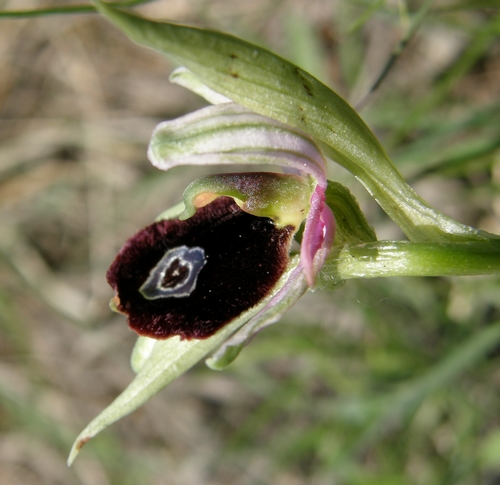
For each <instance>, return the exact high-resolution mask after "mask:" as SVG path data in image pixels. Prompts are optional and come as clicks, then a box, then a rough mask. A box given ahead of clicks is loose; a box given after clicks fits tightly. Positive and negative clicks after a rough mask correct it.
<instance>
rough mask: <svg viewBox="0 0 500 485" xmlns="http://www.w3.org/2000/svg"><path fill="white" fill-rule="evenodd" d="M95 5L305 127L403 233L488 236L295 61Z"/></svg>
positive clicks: (131, 32) (212, 83)
mask: <svg viewBox="0 0 500 485" xmlns="http://www.w3.org/2000/svg"><path fill="white" fill-rule="evenodd" d="M95 5H96V8H97V9H98V10H99V11H100V12H101V13H102V14H103V15H105V16H106V17H107V18H108V19H109V20H110V21H112V22H113V23H114V24H115V25H117V26H118V27H119V28H120V29H121V30H122V31H123V32H125V34H126V35H128V36H129V37H130V38H131V39H132V40H134V41H136V42H138V43H140V44H144V45H146V46H148V47H151V48H153V49H155V50H157V51H159V52H162V53H164V54H167V55H170V56H172V57H173V58H174V59H175V60H177V61H178V62H179V63H181V64H182V65H184V66H186V67H187V68H188V69H189V70H191V71H192V72H193V73H194V74H195V75H196V76H197V77H198V78H199V79H200V81H201V82H202V83H203V84H206V85H207V86H208V87H209V88H210V89H212V90H214V91H216V92H218V93H220V94H223V95H224V96H227V97H228V98H230V99H232V100H233V101H235V102H237V103H239V104H241V105H242V106H245V107H247V108H250V109H251V110H253V111H255V112H257V113H260V114H263V115H265V116H268V117H270V118H273V119H276V120H278V121H281V122H283V123H287V124H289V125H292V126H295V127H298V128H300V129H302V130H304V131H305V132H307V133H309V134H310V135H311V136H312V137H313V138H314V139H315V140H316V142H317V143H318V145H319V146H320V148H321V149H322V150H323V151H324V153H325V154H326V155H327V156H328V157H329V158H331V159H332V160H335V161H336V162H337V163H339V164H341V165H342V166H344V167H345V168H347V169H348V170H349V171H351V172H352V173H353V174H354V175H355V176H356V177H357V178H358V180H360V182H361V183H362V184H363V185H364V186H365V187H366V188H367V190H368V191H369V192H370V194H371V195H372V196H373V197H374V198H375V199H376V200H377V202H378V203H379V204H380V205H381V206H382V208H383V209H384V210H385V211H386V212H387V214H388V215H389V216H390V217H391V218H392V219H393V220H394V221H395V222H396V223H397V224H398V225H399V226H400V227H401V229H402V230H403V231H404V232H405V234H406V235H407V236H408V238H409V239H410V240H413V241H421V242H425V241H439V242H453V241H468V240H470V241H475V240H476V241H477V240H487V239H489V238H490V237H491V236H490V235H489V234H488V233H485V232H482V231H478V230H476V229H473V228H471V227H469V226H466V225H463V224H460V223H458V222H457V221H454V220H453V219H451V218H449V217H446V216H445V215H443V214H442V213H440V212H439V211H437V210H435V209H434V208H432V207H431V206H429V205H428V204H427V203H426V202H425V201H423V200H422V199H421V198H420V197H419V196H418V195H417V194H416V193H415V192H414V191H413V190H412V189H411V187H410V186H409V185H408V184H407V183H406V182H405V181H404V179H403V178H402V177H401V175H400V174H399V172H398V171H397V169H396V168H395V167H394V165H393V164H392V163H391V161H390V160H389V158H388V156H387V154H386V153H385V151H384V149H383V148H382V147H381V145H380V143H379V142H378V140H377V139H376V138H375V136H374V135H373V133H372V132H371V131H370V129H369V128H368V127H367V126H366V124H365V123H364V122H363V120H362V119H361V118H360V117H359V116H358V115H357V113H356V112H355V111H354V110H353V109H352V108H351V107H350V106H349V105H348V104H347V103H346V102H345V101H344V100H343V99H342V98H341V97H340V96H338V95H337V94H336V93H335V92H333V91H332V90H331V89H329V88H328V87H327V86H325V85H324V84H322V83H321V82H320V81H318V80H317V79H315V78H314V77H312V76H311V75H310V74H308V73H307V72H305V71H303V70H302V69H300V68H298V67H297V66H294V65H293V64H291V63H290V62H288V61H286V60H284V59H282V58H280V57H278V56H277V55H275V54H273V53H271V52H269V51H268V50H266V49H263V48H261V47H258V46H255V45H253V44H250V43H248V42H245V41H243V40H241V39H238V38H236V37H232V36H230V35H227V34H223V33H220V32H215V31H210V30H203V29H198V28H193V27H187V26H184V25H179V24H172V23H167V22H155V21H151V20H148V19H145V18H142V17H139V16H137V15H134V14H131V13H128V12H124V11H121V10H118V9H115V8H113V7H111V6H109V5H106V4H104V3H102V2H100V1H96V2H95Z"/></svg>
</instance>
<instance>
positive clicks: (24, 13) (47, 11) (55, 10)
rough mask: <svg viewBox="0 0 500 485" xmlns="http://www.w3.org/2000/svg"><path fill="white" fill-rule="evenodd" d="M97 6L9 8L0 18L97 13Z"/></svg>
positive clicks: (132, 1) (134, 0) (136, 1)
mask: <svg viewBox="0 0 500 485" xmlns="http://www.w3.org/2000/svg"><path fill="white" fill-rule="evenodd" d="M151 1H154V0H129V1H126V2H112V3H110V4H109V5H111V6H114V7H135V6H136V5H141V4H143V3H149V2H151ZM95 12H96V8H95V7H94V6H93V5H71V6H67V7H47V8H39V9H33V10H8V11H5V12H0V18H16V19H21V18H31V17H45V16H48V15H67V14H80V13H95Z"/></svg>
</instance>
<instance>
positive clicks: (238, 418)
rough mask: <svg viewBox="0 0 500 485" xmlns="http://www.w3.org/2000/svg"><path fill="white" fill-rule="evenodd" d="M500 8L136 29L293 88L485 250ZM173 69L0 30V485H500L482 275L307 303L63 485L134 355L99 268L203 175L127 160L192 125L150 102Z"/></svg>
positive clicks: (105, 27)
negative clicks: (226, 48) (328, 94)
mask: <svg viewBox="0 0 500 485" xmlns="http://www.w3.org/2000/svg"><path fill="white" fill-rule="evenodd" d="M75 3H79V2H75ZM72 4H73V3H72V2H59V3H58V2H56V1H49V0H47V1H41V0H40V1H37V0H31V1H30V0H25V1H24V0H15V1H14V0H12V1H1V2H0V9H1V10H4V11H5V10H20V9H36V8H42V7H47V6H58V5H65V6H67V5H72ZM499 7H500V5H499V2H498V1H494V0H489V1H487V0H475V1H467V0H446V1H445V0H442V1H439V0H436V1H434V2H430V1H406V2H405V1H403V0H400V1H396V0H385V1H384V0H374V1H368V0H356V1H347V0H309V1H307V2H305V1H303V0H302V1H301V0H280V1H277V0H275V1H272V0H253V1H252V2H249V1H244V0H238V1H236V0H192V1H188V0H160V1H156V2H151V3H149V4H147V5H143V6H141V7H140V8H138V11H140V12H143V13H144V14H147V15H150V16H152V17H155V18H169V19H174V20H178V21H182V22H185V23H191V24H196V25H200V26H209V27H211V28H215V29H219V30H224V31H228V32H231V33H234V34H236V35H238V36H241V37H243V38H246V39H248V40H251V41H255V42H258V43H260V44H263V45H266V46H268V47H269V48H271V49H273V50H275V51H277V52H278V53H280V54H281V55H283V56H285V57H287V58H289V59H291V60H292V61H294V62H296V63H297V64H299V65H301V66H302V67H304V68H306V69H308V70H309V71H310V72H312V73H313V74H315V75H316V76H318V77H319V78H320V79H321V80H323V81H324V82H326V83H327V84H329V85H330V86H332V87H333V88H334V89H335V90H337V91H338V92H339V93H340V94H342V95H343V96H344V97H345V98H346V99H347V100H348V101H349V102H350V103H351V104H352V105H353V106H356V107H358V108H359V109H360V112H361V115H362V116H363V118H364V119H365V120H366V121H367V123H368V124H369V125H370V127H371V128H372V129H373V130H374V131H375V133H376V134H377V135H378V136H379V137H380V139H381V140H382V142H383V144H384V146H385V147H386V148H387V150H388V152H389V154H390V155H391V157H392V159H393V160H394V162H395V163H396V164H397V166H398V167H399V169H400V170H401V171H402V173H403V174H404V175H405V176H406V177H407V178H408V180H410V182H411V183H412V185H413V186H414V187H415V188H416V190H417V191H418V192H419V193H420V194H421V195H423V196H424V197H425V198H427V199H428V200H429V201H430V202H432V203H433V204H435V205H436V206H437V207H438V208H439V209H441V210H442V211H444V212H445V213H447V214H449V215H451V216H453V217H455V218H457V219H459V220H460V221H462V222H466V223H469V224H472V225H474V226H476V227H479V228H482V229H486V230H489V231H491V232H496V233H500V40H499V39H500V8H499ZM391 59H392V60H391ZM393 60H394V61H395V62H392V61H393ZM173 67H174V66H173V65H172V64H171V63H170V61H168V60H166V59H164V58H162V57H161V56H159V55H157V54H155V53H154V52H151V51H148V50H145V49H143V48H140V47H137V46H135V45H134V44H132V43H131V42H129V41H128V40H127V39H126V38H125V37H124V36H123V35H122V34H120V33H119V32H117V31H116V30H114V28H112V27H111V26H110V25H109V24H107V23H106V22H105V21H103V20H101V19H99V18H98V17H97V16H96V15H92V14H85V15H59V16H47V17H38V18H30V19H19V18H17V19H7V18H0V227H1V230H0V485H18V484H24V485H31V484H37V485H38V484H47V485H49V484H50V485H55V484H65V485H69V484H70V485H73V484H78V485H80V484H81V485H108V484H116V485H118V484H119V485H127V484H138V483H147V484H152V485H153V484H167V485H171V484H172V485H176V484H192V485H197V484H235V485H247V484H252V485H253V484H264V483H273V484H277V485H279V484H285V483H286V484H287V485H296V484H314V485H320V484H321V485H322V484H349V485H351V484H352V485H355V484H369V485H375V484H381V485H382V484H383V485H391V484H398V485H404V484H425V485H428V484H439V485H442V484H450V485H452V484H453V485H455V484H457V485H458V484H459V485H469V484H487V485H493V484H498V483H500V344H499V342H500V336H499V335H498V334H499V331H498V322H499V321H500V298H499V295H500V281H499V279H498V278H497V277H470V278H427V279H424V278H411V279H410V278H407V279H401V278H400V279H387V280H382V279H374V280H361V281H349V282H347V283H346V284H345V285H344V286H343V287H342V288H340V289H339V290H337V291H335V292H332V293H319V292H315V293H311V294H309V295H307V296H306V297H305V298H303V299H302V300H301V302H300V304H298V305H297V306H296V307H294V309H292V310H291V311H290V312H289V313H288V314H287V315H286V317H285V318H284V319H283V320H282V321H281V322H280V323H279V324H277V325H274V326H273V327H271V328H269V329H266V330H265V331H264V332H262V333H261V334H260V335H259V336H258V337H257V338H255V339H254V340H253V342H252V344H251V345H250V346H248V347H247V348H246V349H245V351H244V352H243V353H242V355H241V356H240V357H239V358H238V359H237V361H236V362H235V363H234V364H233V365H232V366H231V367H229V368H228V369H227V370H226V371H224V372H221V373H216V372H213V371H210V370H208V369H207V368H206V367H204V365H203V364H200V365H198V366H197V367H196V368H195V369H193V370H192V371H191V372H189V373H188V374H186V375H185V376H183V377H182V378H180V379H179V380H177V381H176V382H174V383H173V384H172V385H171V386H170V387H169V388H167V389H166V390H165V391H163V392H162V393H160V394H159V395H158V396H156V397H155V398H154V399H153V400H151V401H150V402H149V403H148V404H147V405H146V406H144V407H143V408H142V409H140V410H139V411H137V412H135V413H134V414H132V415H131V416H129V417H128V418H126V419H124V420H122V421H121V422H119V423H117V424H115V425H114V426H112V427H111V428H110V429H108V430H106V431H105V432H104V433H102V435H100V436H98V437H97V438H95V439H94V440H93V441H92V442H91V443H89V444H88V445H87V446H86V447H85V449H84V450H83V451H82V453H81V455H80V456H79V458H78V459H77V461H76V463H75V464H74V466H73V467H72V468H71V469H68V468H67V467H66V465H65V460H66V456H67V453H68V451H69V447H70V445H71V443H72V441H73V439H74V438H75V437H76V435H77V433H78V432H79V431H80V430H81V428H83V426H84V425H85V424H86V423H87V422H88V421H89V420H90V419H91V418H93V417H94V416H95V415H96V414H97V413H98V412H99V411H101V410H102V409H103V408H104V407H105V406H106V405H108V404H109V403H110V402H111V400H112V399H113V398H114V397H115V396H116V395H117V394H118V393H119V392H120V391H121V390H122V389H123V388H124V387H125V386H126V385H127V383H128V382H129V381H130V380H131V379H132V377H133V376H132V371H131V370H130V368H129V364H128V359H129V355H130V351H131V348H132V346H133V343H134V340H135V338H134V335H133V334H132V332H131V331H129V330H128V328H127V325H126V324H125V320H124V318H123V317H122V316H120V315H115V314H112V313H111V312H110V311H109V309H108V307H107V303H108V300H109V298H110V297H111V296H112V293H111V290H110V289H109V288H108V287H107V285H106V282H105V279H104V274H105V271H106V269H107V267H108V265H109V264H110V262H111V261H112V260H113V258H114V254H115V253H116V251H117V250H118V249H119V247H120V246H121V245H122V243H123V242H124V241H125V239H126V238H127V237H128V236H130V235H131V234H133V233H134V232H135V231H136V230H138V229H139V228H140V227H143V226H145V225H146V224H148V223H149V222H150V221H151V220H152V219H153V218H154V217H155V216H156V215H157V214H158V213H160V212H161V211H162V210H164V209H165V208H166V207H168V206H170V205H171V204H172V203H174V202H176V201H178V199H179V197H180V195H181V193H182V190H183V188H184V187H185V185H187V183H189V181H191V180H192V179H193V178H195V177H198V176H200V174H204V173H207V172H206V170H205V169H196V170H188V169H176V170H175V171H172V173H168V174H165V173H160V172H158V171H156V170H153V169H152V167H151V166H150V165H149V163H148V161H147V159H146V147H147V142H148V139H149V136H150V134H151V132H152V129H153V128H154V126H155V124H156V123H158V122H159V121H160V120H165V119H170V118H174V117H177V116H179V115H182V114H183V113H186V112H189V111H192V110H194V109H196V108H198V107H201V106H203V102H202V101H201V100H200V99H198V98H196V97H195V96H194V95H191V94H190V93H189V92H187V91H185V90H183V89H181V88H179V87H177V86H173V85H170V84H169V82H168V74H169V72H170V71H171V70H172V68H173ZM383 73H386V74H387V75H383ZM377 79H379V80H380V83H378V82H377ZM377 84H378V86H377V88H376V89H375V90H374V92H373V93H371V87H373V86H374V85H377ZM330 178H332V179H334V180H337V181H340V182H342V183H344V184H345V185H347V186H349V187H350V189H351V190H352V191H353V192H354V193H355V194H356V195H357V197H358V199H359V201H360V203H361V205H362V207H363V208H364V210H365V211H366V213H367V215H368V217H369V219H370V222H371V223H372V224H373V225H374V227H375V228H376V230H377V233H378V235H379V238H381V239H382V238H387V239H388V238H399V237H401V234H400V232H399V230H398V228H397V227H395V226H394V225H393V224H392V223H391V222H390V221H389V220H388V219H387V217H385V216H384V214H383V213H382V211H381V210H380V209H379V208H378V206H377V205H376V204H375V203H374V202H373V200H371V199H370V197H369V196H368V195H367V194H366V193H365V192H364V189H363V188H362V187H360V186H359V185H358V184H357V183H356V181H355V180H353V178H352V177H351V176H350V175H349V174H347V173H346V172H345V171H343V170H342V169H340V168H339V167H337V166H335V165H334V164H332V165H331V171H330Z"/></svg>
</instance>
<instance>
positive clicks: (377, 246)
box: [318, 241, 500, 290]
mask: <svg viewBox="0 0 500 485" xmlns="http://www.w3.org/2000/svg"><path fill="white" fill-rule="evenodd" d="M498 274H500V243H498V242H486V241H485V242H465V243H412V242H408V241H377V242H369V243H364V244H356V245H346V246H344V247H342V248H338V249H337V250H335V248H334V250H333V251H332V254H331V255H330V257H329V259H328V261H327V262H326V264H325V265H324V266H323V269H322V271H321V273H320V275H319V281H318V287H319V288H320V289H323V290H328V289H334V288H335V287H336V285H337V284H338V282H339V281H341V280H346V279H351V278H378V277H388V276H466V275H498Z"/></svg>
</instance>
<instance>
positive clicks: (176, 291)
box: [139, 246, 207, 300]
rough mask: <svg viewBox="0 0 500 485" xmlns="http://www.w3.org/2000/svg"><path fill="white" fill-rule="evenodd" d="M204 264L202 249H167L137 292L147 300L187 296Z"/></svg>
mask: <svg viewBox="0 0 500 485" xmlns="http://www.w3.org/2000/svg"><path fill="white" fill-rule="evenodd" d="M206 262H207V260H206V259H205V251H204V250H203V249H202V248H199V247H194V248H188V247H187V246H179V247H178V248H173V249H169V250H168V251H167V252H166V253H165V254H164V255H163V257H162V258H161V259H160V261H159V262H158V264H157V265H156V266H155V267H154V268H153V269H152V270H151V272H150V273H149V276H148V279H147V280H146V281H145V282H144V284H143V285H142V286H141V287H140V288H139V291H140V292H141V294H142V296H144V298H146V299H148V300H156V299H158V298H171V297H173V298H183V297H186V296H189V295H190V294H191V293H192V292H193V290H194V289H195V288H196V280H197V279H198V275H199V274H200V271H201V269H202V268H203V266H205V263H206Z"/></svg>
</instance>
